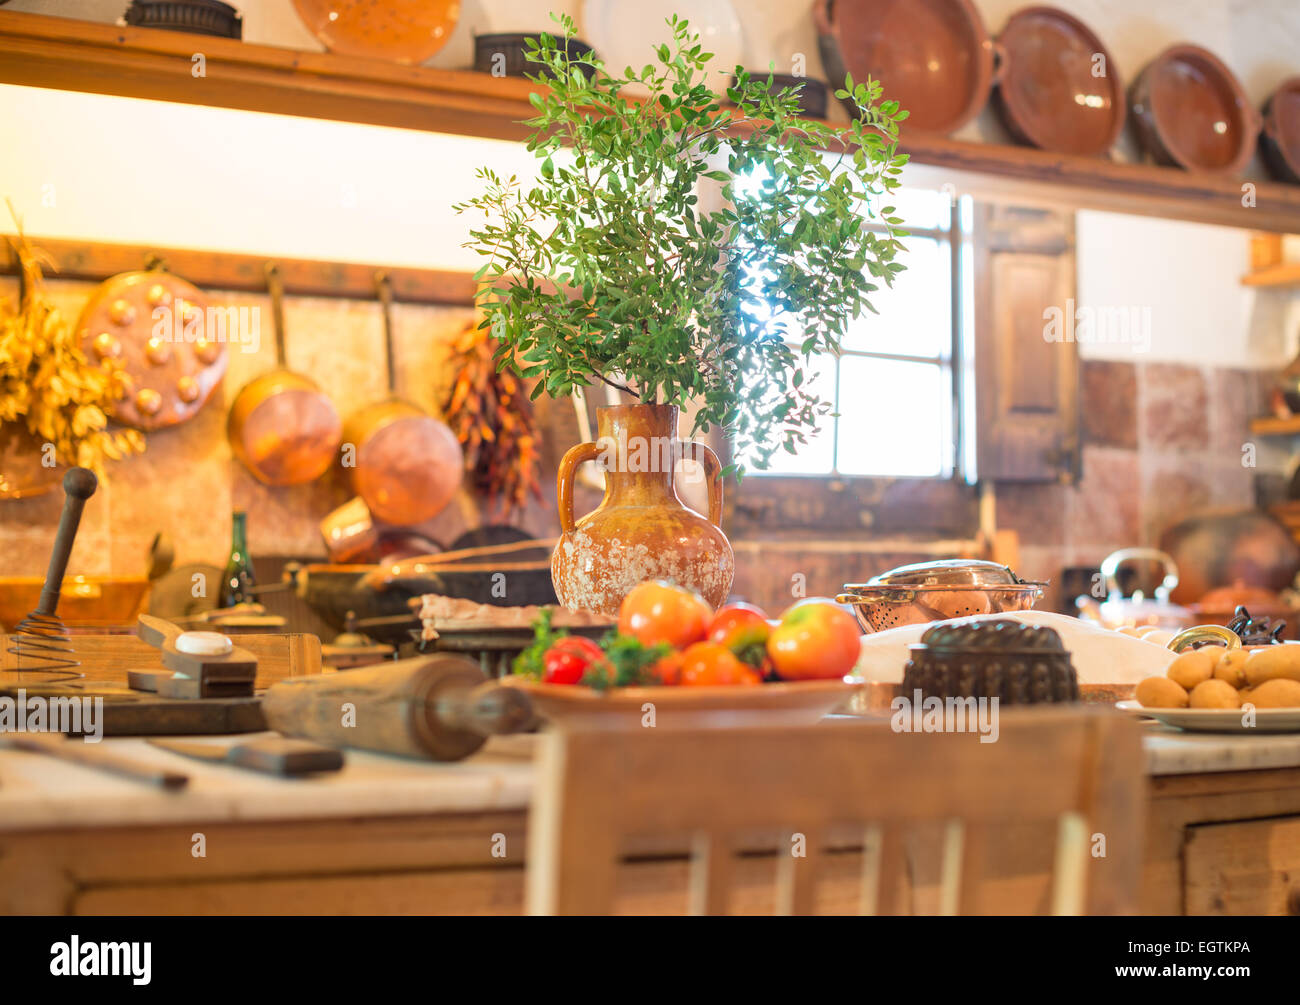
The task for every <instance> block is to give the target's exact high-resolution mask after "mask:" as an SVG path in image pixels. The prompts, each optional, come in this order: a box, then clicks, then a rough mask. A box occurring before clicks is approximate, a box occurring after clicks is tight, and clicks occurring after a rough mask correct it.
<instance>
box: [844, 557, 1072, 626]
mask: <svg viewBox="0 0 1300 1005" xmlns="http://www.w3.org/2000/svg"><path fill="white" fill-rule="evenodd" d="M1046 585H1047V584H1046V583H1031V582H1026V581H1025V580H1023V579H1020V578H1019V577H1018V576H1017V575H1016V574H1015V573H1014V572H1012V571H1011V570H1010V569H1009V568H1008V567H1007V566H1005V565H999V564H998V563H997V562H983V561H979V560H976V559H964V558H963V559H946V560H944V561H940V562H920V563H918V564H916V565H904V566H900V567H899V568H897V569H891V570H890V571H889V572H882V573H881V574H880V575H879V576H876V577H874V578H873V579H871V580H870V581H869V582H866V583H846V584H845V585H844V592H843V593H841V594H839V596H837V597H836V598H835V599H836V600H837V601H839V602H840V603H841V604H851V605H852V606H853V610H854V612H855V613H856V614H857V616H858V621H859V622H860V623H861V625H862V627H863V629H865V630H866V631H867V632H869V633H870V632H883V631H885V630H886V629H888V628H898V627H900V626H901V625H923V624H928V623H929V622H931V621H946V620H948V619H949V618H964V617H968V616H970V615H973V614H1001V613H1003V612H1006V611H1027V610H1029V609H1030V608H1031V607H1033V606H1034V604H1035V603H1036V602H1037V600H1038V598H1039V597H1041V596H1042V595H1043V587H1044V586H1046Z"/></svg>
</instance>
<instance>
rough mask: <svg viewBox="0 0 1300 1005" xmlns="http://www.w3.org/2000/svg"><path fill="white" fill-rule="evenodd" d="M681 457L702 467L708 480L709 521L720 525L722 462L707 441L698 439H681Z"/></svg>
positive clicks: (717, 525) (716, 525)
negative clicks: (703, 441)
mask: <svg viewBox="0 0 1300 1005" xmlns="http://www.w3.org/2000/svg"><path fill="white" fill-rule="evenodd" d="M680 443H681V446H682V458H683V459H688V458H689V459H690V460H693V461H695V462H697V463H698V464H700V465H701V466H702V467H703V468H704V477H706V478H707V479H708V480H709V523H711V524H713V526H715V527H718V528H721V527H722V462H721V461H720V460H718V455H717V454H715V453H714V452H713V449H712V448H711V447H710V446H709V445H708V444H707V443H701V442H700V441H699V440H681V441H680Z"/></svg>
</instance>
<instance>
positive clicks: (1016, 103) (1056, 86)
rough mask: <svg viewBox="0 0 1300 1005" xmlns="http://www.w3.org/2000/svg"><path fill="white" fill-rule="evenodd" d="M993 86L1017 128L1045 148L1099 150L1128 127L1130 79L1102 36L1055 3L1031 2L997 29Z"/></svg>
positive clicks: (1025, 139) (1091, 153)
mask: <svg viewBox="0 0 1300 1005" xmlns="http://www.w3.org/2000/svg"><path fill="white" fill-rule="evenodd" d="M998 44H999V45H1000V46H1001V49H1002V65H1001V66H1000V67H999V69H998V74H997V86H996V89H995V91H994V94H995V96H996V98H997V108H998V111H999V113H1000V114H1001V116H1002V121H1003V122H1004V123H1005V124H1006V127H1007V129H1008V130H1010V132H1011V134H1012V135H1013V136H1015V137H1016V139H1017V140H1019V141H1020V142H1021V143H1027V144H1029V145H1030V146H1035V147H1038V148H1039V149H1041V150H1054V151H1057V152H1058V153H1064V154H1077V155H1081V156H1085V157H1097V156H1101V155H1103V154H1105V153H1106V151H1108V150H1109V149H1110V148H1111V147H1112V146H1113V145H1114V143H1115V140H1116V139H1118V137H1119V133H1120V130H1121V129H1122V128H1123V127H1124V85H1123V84H1122V83H1121V82H1120V76H1119V71H1118V69H1117V68H1116V66H1115V61H1114V60H1113V59H1111V57H1110V53H1108V52H1107V51H1106V48H1105V46H1103V45H1102V44H1101V40H1100V39H1098V38H1097V36H1096V35H1094V34H1093V33H1092V31H1091V30H1090V29H1089V28H1088V27H1087V25H1085V24H1083V22H1081V21H1079V20H1078V19H1077V18H1074V17H1071V16H1070V15H1069V14H1067V13H1065V12H1064V11H1061V10H1057V9H1056V8H1054V7H1026V8H1025V9H1024V10H1020V11H1017V12H1016V13H1015V14H1013V15H1011V19H1010V20H1009V21H1007V24H1006V27H1005V28H1003V29H1002V33H1001V34H1000V35H999V36H998Z"/></svg>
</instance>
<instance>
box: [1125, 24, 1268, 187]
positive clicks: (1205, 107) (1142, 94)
mask: <svg viewBox="0 0 1300 1005" xmlns="http://www.w3.org/2000/svg"><path fill="white" fill-rule="evenodd" d="M1129 105H1130V108H1131V109H1132V112H1133V121H1134V124H1135V125H1136V126H1137V131H1138V137H1139V138H1140V139H1141V141H1142V145H1143V147H1145V148H1146V150H1147V152H1148V153H1150V154H1151V155H1152V156H1153V157H1154V158H1155V159H1156V161H1157V162H1159V163H1161V164H1169V165H1173V166H1175V167H1181V168H1183V169H1185V170H1187V171H1199V172H1203V173H1206V174H1219V175H1229V176H1232V175H1237V174H1239V173H1240V172H1241V170H1242V169H1243V168H1244V167H1245V166H1246V163H1247V162H1248V161H1249V160H1250V158H1251V155H1252V154H1253V153H1254V152H1255V137H1256V136H1257V135H1258V133H1259V126H1260V119H1259V113H1258V112H1256V111H1255V109H1254V108H1253V107H1251V105H1250V102H1249V101H1247V99H1246V92H1245V90H1244V89H1243V88H1242V86H1241V82H1240V81H1238V80H1237V78H1236V77H1235V76H1233V74H1232V71H1231V70H1229V69H1228V68H1227V67H1226V66H1225V65H1224V64H1223V63H1222V62H1221V61H1220V60H1219V58H1218V57H1217V56H1215V55H1214V53H1212V52H1210V51H1209V50H1207V49H1202V48H1200V47H1199V46H1195V45H1175V46H1172V47H1170V48H1168V49H1166V50H1165V51H1164V52H1162V53H1161V54H1160V55H1159V56H1157V57H1156V58H1155V59H1154V60H1152V61H1151V62H1150V63H1149V64H1147V67H1146V69H1144V70H1143V71H1142V72H1141V73H1140V74H1139V75H1138V78H1137V80H1135V81H1134V82H1133V87H1132V90H1131V91H1130V93H1129Z"/></svg>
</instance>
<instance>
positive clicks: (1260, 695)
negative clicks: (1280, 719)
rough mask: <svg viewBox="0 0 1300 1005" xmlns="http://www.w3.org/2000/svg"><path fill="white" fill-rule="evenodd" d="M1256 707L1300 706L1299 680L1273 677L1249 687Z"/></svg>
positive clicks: (1252, 702) (1251, 698) (1251, 699)
mask: <svg viewBox="0 0 1300 1005" xmlns="http://www.w3.org/2000/svg"><path fill="white" fill-rule="evenodd" d="M1251 691H1252V693H1251V696H1250V702H1251V704H1252V705H1254V706H1255V707H1256V708H1300V680H1289V679H1288V678H1286V677H1275V678H1273V680H1266V681H1264V683H1263V684H1260V685H1258V686H1256V687H1254V688H1252V689H1251Z"/></svg>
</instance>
